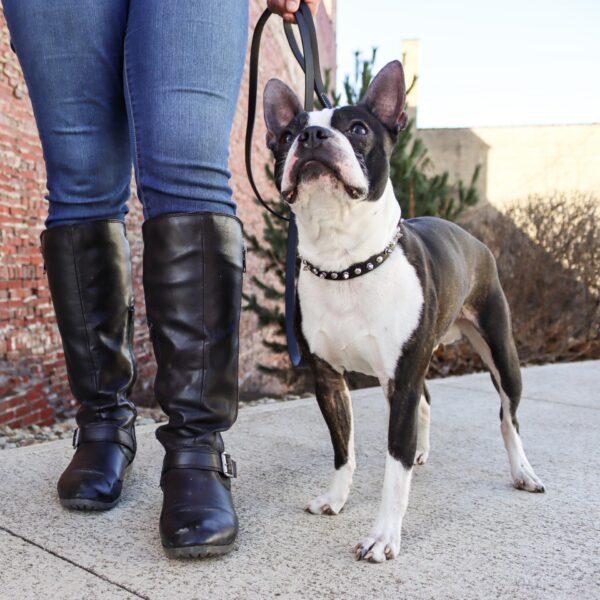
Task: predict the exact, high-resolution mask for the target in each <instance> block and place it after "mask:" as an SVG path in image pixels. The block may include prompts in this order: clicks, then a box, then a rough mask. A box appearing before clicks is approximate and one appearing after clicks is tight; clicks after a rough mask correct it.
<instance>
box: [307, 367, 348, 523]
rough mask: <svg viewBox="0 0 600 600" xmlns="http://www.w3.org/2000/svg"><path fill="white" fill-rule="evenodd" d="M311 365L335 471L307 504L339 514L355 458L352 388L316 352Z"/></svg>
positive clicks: (319, 511)
mask: <svg viewBox="0 0 600 600" xmlns="http://www.w3.org/2000/svg"><path fill="white" fill-rule="evenodd" d="M310 364H311V367H312V371H313V375H314V378H315V383H316V389H315V392H316V396H317V401H318V403H319V407H320V409H321V412H322V413H323V417H325V422H326V423H327V427H328V428H329V433H330V435H331V442H332V444H333V453H334V465H335V471H334V473H333V476H332V478H331V482H330V484H329V488H328V490H327V491H326V492H325V493H324V494H321V495H320V496H317V497H316V498H314V499H313V500H312V501H311V502H309V503H308V505H307V506H306V507H305V510H306V511H307V512H310V513H312V514H315V515H337V514H338V513H339V512H340V511H341V510H342V508H343V507H344V504H346V500H347V499H348V494H349V493H350V486H351V484H352V475H353V473H354V469H355V468H356V461H355V458H354V425H353V419H352V404H351V398H350V391H349V390H348V386H347V385H346V381H345V379H344V376H343V374H342V373H339V372H338V371H336V370H335V369H333V368H332V367H331V365H329V364H328V363H327V362H325V361H324V360H322V359H320V358H319V357H318V356H316V355H312V356H311V360H310Z"/></svg>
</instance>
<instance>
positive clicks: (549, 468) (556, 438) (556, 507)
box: [0, 361, 600, 600]
mask: <svg viewBox="0 0 600 600" xmlns="http://www.w3.org/2000/svg"><path fill="white" fill-rule="evenodd" d="M523 375H524V384H525V388H524V398H523V402H522V404H521V408H520V411H519V417H520V422H521V433H522V435H523V441H524V445H525V449H526V451H527V454H528V457H529V460H530V462H531V463H532V465H533V467H534V468H535V470H536V473H537V474H538V475H539V476H540V478H541V479H542V480H543V482H544V483H545V485H546V489H547V492H546V493H545V494H528V493H526V492H522V491H517V490H515V489H513V488H512V486H511V480H510V474H509V467H508V459H507V457H506V452H505V450H504V446H503V443H502V438H501V435H500V430H499V429H500V428H499V421H498V408H499V400H498V397H497V395H496V392H495V390H494V389H493V387H492V384H491V382H490V379H489V376H488V375H487V374H478V375H470V376H465V377H454V378H449V379H444V380H436V381H432V382H430V390H431V395H432V433H431V442H432V450H431V455H430V458H429V462H428V464H427V465H425V466H423V467H418V468H416V469H415V476H414V478H413V484H412V491H411V495H410V502H409V507H408V511H407V514H406V517H405V520H404V526H403V537H402V549H401V554H400V557H399V558H397V559H396V560H393V561H390V562H388V563H384V564H370V563H366V562H363V561H361V562H356V561H355V560H354V554H353V546H354V544H355V543H356V542H358V541H359V539H360V538H361V537H363V536H364V535H366V534H367V533H368V531H369V528H370V526H371V523H372V520H373V518H374V513H375V511H376V510H377V507H378V502H379V496H380V491H381V482H382V476H383V465H384V452H385V448H386V438H385V430H386V427H385V417H386V407H385V402H384V399H383V395H382V393H381V391H380V390H379V389H370V390H361V391H358V392H355V393H353V398H354V413H355V420H356V428H357V432H356V435H357V461H358V470H357V473H356V475H355V484H354V488H353V492H352V493H351V495H350V499H349V501H348V503H347V505H346V508H345V509H344V511H342V513H341V514H340V515H338V516H337V517H327V516H318V517H317V516H312V515H309V514H307V513H305V512H304V511H303V510H302V509H303V506H304V504H305V503H306V502H307V501H308V500H309V499H311V498H312V497H313V496H314V495H316V494H318V493H320V492H321V491H322V490H323V489H324V488H325V486H326V485H327V483H328V479H329V475H330V471H331V469H332V451H331V447H330V441H329V435H328V432H327V429H326V427H325V424H324V422H323V419H322V417H321V415H320V412H319V409H318V407H317V404H316V402H315V401H314V399H304V400H297V401H291V402H288V403H279V404H274V405H266V406H259V407H254V408H244V409H242V410H241V411H240V415H239V420H238V422H237V424H236V426H235V428H234V430H233V432H230V433H229V434H228V436H227V440H226V441H227V447H228V450H229V451H230V452H231V453H232V455H233V456H234V458H235V459H236V460H237V462H238V467H239V477H238V479H237V480H234V494H235V499H236V505H237V508H238V512H239V517H240V521H241V531H240V535H239V538H238V543H237V545H236V549H235V550H234V552H232V553H231V554H229V555H227V556H226V557H222V558H217V559H208V560H205V561H170V560H169V559H167V558H166V556H165V555H164V553H163V550H162V548H161V546H160V540H159V537H158V516H159V512H160V503H161V492H160V489H159V487H158V479H159V471H160V464H161V458H162V452H161V448H160V446H159V444H158V442H157V441H156V440H155V438H154V432H153V430H154V426H145V427H140V428H139V430H138V439H139V446H140V449H139V454H138V456H137V457H136V461H135V465H134V468H133V471H132V473H131V475H130V477H129V479H128V481H127V482H126V486H125V491H124V494H123V498H122V500H121V503H120V504H119V505H118V506H117V507H116V508H114V509H113V510H111V511H108V512H106V513H77V512H69V511H67V510H64V509H62V508H61V506H60V505H59V503H58V501H57V499H56V495H55V494H56V492H55V485H56V480H57V478H58V476H59V474H60V473H61V471H62V469H63V468H64V467H65V465H66V464H67V462H68V460H69V457H70V456H71V453H72V450H71V448H70V445H69V443H68V442H65V441H59V442H52V443H48V444H43V445H40V446H32V447H28V448H20V449H15V450H5V451H3V452H1V453H0V477H1V482H2V485H1V490H0V598H1V599H2V600H5V599H7V600H8V599H11V600H20V599H25V598H51V599H55V598H56V599H60V600H69V599H76V598H77V599H79V598H84V599H86V600H91V599H95V598H103V599H104V598H108V599H112V598H119V599H120V598H151V599H152V600H155V599H156V600H159V599H160V600H162V599H170V598H178V599H193V598H198V599H203V598H211V599H215V600H216V599H220V598H226V599H237V598H240V599H241V598H244V599H247V598H275V597H276V598H340V599H342V598H343V599H346V598H365V599H371V598H395V599H398V598H411V599H414V598H427V599H436V600H437V599H445V598H456V599H461V600H463V599H470V598H511V599H515V598H527V599H529V598H544V599H546V598H551V599H552V600H557V599H561V598H569V599H573V598H576V599H578V600H579V599H584V598H590V599H591V598H599V597H600V558H599V557H600V535H599V529H600V477H599V476H598V475H599V470H600V468H599V463H600V435H599V431H600V361H595V362H582V363H576V364H567V365H559V366H553V365H551V366H545V367H532V368H529V369H525V370H524V371H523Z"/></svg>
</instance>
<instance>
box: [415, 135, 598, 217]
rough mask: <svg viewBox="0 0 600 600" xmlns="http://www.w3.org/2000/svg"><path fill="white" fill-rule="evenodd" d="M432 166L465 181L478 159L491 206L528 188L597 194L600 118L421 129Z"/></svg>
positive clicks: (523, 194)
mask: <svg viewBox="0 0 600 600" xmlns="http://www.w3.org/2000/svg"><path fill="white" fill-rule="evenodd" d="M417 134H418V136H419V137H420V138H422V139H423V141H424V142H425V144H426V146H427V149H428V150H429V154H430V157H431V160H432V162H433V164H434V171H435V172H443V171H448V172H449V173H450V176H451V179H452V180H453V181H456V180H458V179H462V180H463V181H465V182H468V181H469V180H470V178H471V176H472V173H473V169H474V168H475V166H476V165H477V164H481V165H482V167H481V174H480V178H479V181H478V189H479V192H480V196H481V198H482V199H484V200H488V201H489V202H491V203H492V204H494V205H495V206H498V207H500V206H502V205H504V204H506V203H507V202H510V201H513V200H524V199H525V198H526V197H527V196H528V195H530V194H550V193H552V192H554V191H559V192H567V193H569V192H574V191H580V192H587V193H593V194H597V195H599V196H600V123H593V124H589V125H540V126H519V127H476V128H473V129H466V128H465V129H419V130H418V131H417Z"/></svg>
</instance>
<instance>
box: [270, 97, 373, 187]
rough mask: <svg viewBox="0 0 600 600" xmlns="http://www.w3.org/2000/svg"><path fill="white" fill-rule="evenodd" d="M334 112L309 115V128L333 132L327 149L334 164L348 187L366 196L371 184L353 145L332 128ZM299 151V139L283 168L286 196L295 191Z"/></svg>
mask: <svg viewBox="0 0 600 600" xmlns="http://www.w3.org/2000/svg"><path fill="white" fill-rule="evenodd" d="M334 111H335V109H333V108H325V109H323V110H318V111H312V112H310V113H308V115H309V116H308V124H307V127H311V126H319V127H324V128H325V129H328V130H329V131H331V132H332V134H333V136H332V137H331V138H330V139H329V140H328V141H327V148H328V149H329V150H330V152H331V157H332V163H333V164H335V166H336V168H337V170H338V173H339V176H340V177H341V179H342V180H343V183H344V184H345V185H346V186H349V187H352V188H355V189H360V190H364V194H365V195H366V194H367V193H368V190H369V182H368V180H367V178H366V176H365V174H364V172H363V170H362V169H361V167H360V164H359V162H358V159H357V158H356V154H355V153H354V149H353V148H352V145H351V144H350V142H349V141H348V138H347V137H346V136H345V135H343V134H342V133H341V132H340V131H338V130H337V129H335V128H333V127H331V117H332V115H333V113H334ZM298 149H299V144H298V138H296V139H295V140H294V143H293V144H292V146H291V148H290V150H289V152H288V155H287V157H286V159H285V164H284V167H283V175H282V179H281V190H282V192H283V193H284V194H285V193H286V192H288V191H290V190H291V189H293V188H294V185H295V184H294V182H293V181H292V180H291V178H290V175H291V172H292V169H293V167H294V165H295V164H296V163H297V162H298ZM327 180H328V181H329V182H331V181H332V180H331V178H329V177H328V178H327ZM321 183H326V182H320V183H319V185H321Z"/></svg>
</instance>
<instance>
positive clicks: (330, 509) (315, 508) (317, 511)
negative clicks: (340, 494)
mask: <svg viewBox="0 0 600 600" xmlns="http://www.w3.org/2000/svg"><path fill="white" fill-rule="evenodd" d="M344 504H346V498H335V497H334V496H333V495H332V494H330V493H329V492H327V493H326V494H323V495H322V496H317V497H316V498H314V499H313V500H311V501H310V502H309V503H308V504H307V505H306V506H305V507H304V510H305V511H306V512H309V513H311V514H313V515H337V514H339V512H340V511H341V510H342V508H344Z"/></svg>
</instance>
